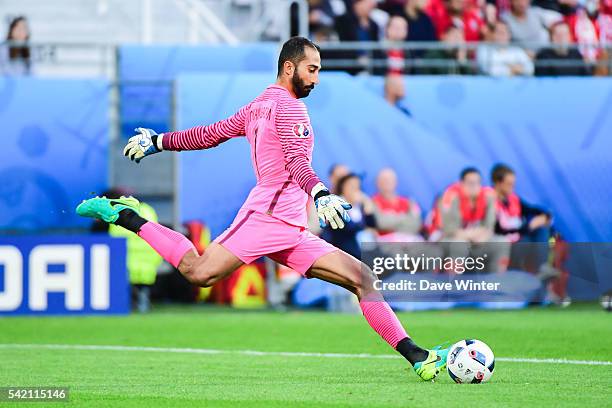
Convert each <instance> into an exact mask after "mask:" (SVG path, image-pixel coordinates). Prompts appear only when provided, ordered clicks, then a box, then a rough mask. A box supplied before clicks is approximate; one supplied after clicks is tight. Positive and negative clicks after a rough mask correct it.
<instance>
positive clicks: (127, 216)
mask: <svg viewBox="0 0 612 408" xmlns="http://www.w3.org/2000/svg"><path fill="white" fill-rule="evenodd" d="M146 223H147V220H145V219H144V218H142V217H141V216H140V215H138V214H136V213H135V212H134V211H132V210H129V209H127V208H126V209H125V210H121V211H119V218H117V221H115V222H114V224H115V225H119V226H120V227H123V228H125V229H128V230H130V231H132V232H135V233H138V231H140V227H142V226H143V225H144V224H146Z"/></svg>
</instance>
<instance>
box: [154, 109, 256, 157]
mask: <svg viewBox="0 0 612 408" xmlns="http://www.w3.org/2000/svg"><path fill="white" fill-rule="evenodd" d="M248 106H249V105H246V106H243V107H242V108H241V109H240V110H239V111H238V112H236V113H235V114H234V115H232V116H230V117H229V118H227V119H224V120H221V121H219V122H216V123H213V124H212V125H208V126H196V127H193V128H191V129H187V130H182V131H179V132H168V133H164V138H163V139H162V145H163V147H164V150H175V151H180V150H201V149H210V148H211V147H215V146H218V145H219V144H221V143H223V142H225V141H227V140H229V139H231V138H233V137H238V136H244V135H245V128H244V120H245V117H246V112H247V110H248Z"/></svg>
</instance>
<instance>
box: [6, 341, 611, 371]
mask: <svg viewBox="0 0 612 408" xmlns="http://www.w3.org/2000/svg"><path fill="white" fill-rule="evenodd" d="M0 349H47V350H85V351H87V350H96V351H130V352H131V351H146V352H156V353H182V354H229V355H241V356H264V357H265V356H275V357H320V358H366V359H391V358H398V357H397V356H394V355H388V354H367V353H363V354H348V353H308V352H293V351H256V350H219V349H201V348H176V347H140V346H110V345H108V346H105V345H85V344H0ZM495 360H496V361H502V362H507V363H532V364H573V365H590V366H612V361H597V360H566V359H559V358H514V357H497V358H496V359H495Z"/></svg>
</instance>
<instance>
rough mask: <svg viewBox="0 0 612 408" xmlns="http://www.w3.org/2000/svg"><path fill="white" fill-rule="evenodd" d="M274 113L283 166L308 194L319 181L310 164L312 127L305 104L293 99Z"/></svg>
mask: <svg viewBox="0 0 612 408" xmlns="http://www.w3.org/2000/svg"><path fill="white" fill-rule="evenodd" d="M278 109H279V110H278V112H277V114H276V129H277V132H278V137H279V139H280V142H281V148H282V150H283V153H284V156H285V157H284V158H285V168H286V169H287V171H288V172H289V174H291V176H292V177H293V180H294V181H295V182H296V183H297V184H298V185H299V186H300V187H301V188H302V189H303V190H304V191H306V192H307V193H308V194H310V192H311V190H312V188H313V187H314V186H315V185H316V184H317V183H319V182H320V180H319V177H317V175H316V174H315V172H314V170H313V169H312V165H311V164H310V157H312V148H313V143H312V134H313V133H312V127H311V125H310V120H309V118H308V113H307V111H306V106H305V105H304V104H303V103H302V102H301V101H297V100H295V102H294V103H291V104H285V105H281V106H279V108H278Z"/></svg>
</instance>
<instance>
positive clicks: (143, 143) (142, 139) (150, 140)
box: [123, 127, 163, 163]
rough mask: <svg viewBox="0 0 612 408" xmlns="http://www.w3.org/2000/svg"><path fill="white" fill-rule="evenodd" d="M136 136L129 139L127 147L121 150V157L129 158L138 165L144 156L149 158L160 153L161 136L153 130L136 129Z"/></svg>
mask: <svg viewBox="0 0 612 408" xmlns="http://www.w3.org/2000/svg"><path fill="white" fill-rule="evenodd" d="M134 130H135V131H136V132H138V134H137V135H136V136H132V137H130V139H129V140H128V143H127V145H125V148H124V149H123V155H124V156H126V157H129V158H130V160H132V161H135V162H136V163H140V161H141V160H142V159H143V157H145V156H150V155H152V154H155V153H159V152H161V151H162V147H161V139H162V136H163V134H162V135H158V134H157V133H155V131H154V130H153V129H146V128H141V127H139V128H136V129H134Z"/></svg>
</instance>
